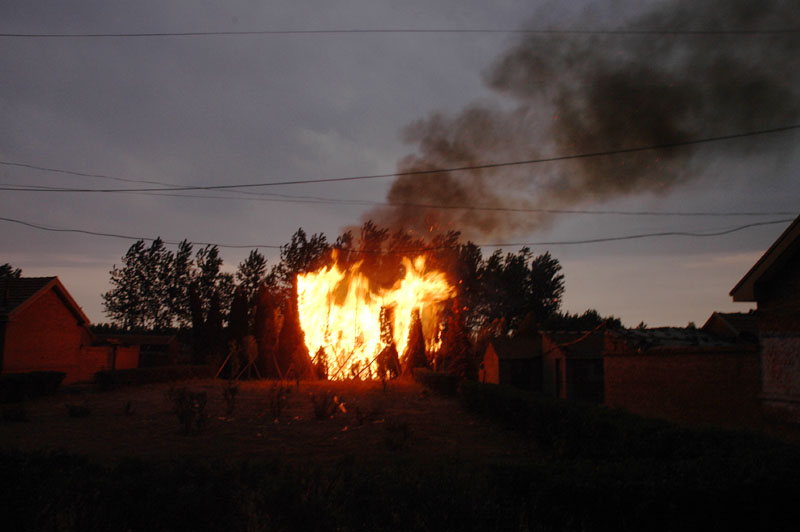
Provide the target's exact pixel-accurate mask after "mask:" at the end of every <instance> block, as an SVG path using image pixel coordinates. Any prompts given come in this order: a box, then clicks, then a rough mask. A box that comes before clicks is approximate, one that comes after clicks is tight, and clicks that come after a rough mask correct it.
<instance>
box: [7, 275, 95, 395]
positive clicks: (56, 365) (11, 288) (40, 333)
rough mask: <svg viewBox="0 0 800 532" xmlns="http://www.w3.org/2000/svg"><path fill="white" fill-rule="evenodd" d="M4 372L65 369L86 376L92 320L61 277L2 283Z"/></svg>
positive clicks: (69, 376)
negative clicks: (83, 369) (83, 368)
mask: <svg viewBox="0 0 800 532" xmlns="http://www.w3.org/2000/svg"><path fill="white" fill-rule="evenodd" d="M0 290H1V291H2V292H0V368H2V373H22V372H26V371H44V370H52V371H63V372H64V373H66V377H65V378H64V382H65V383H69V382H75V381H78V380H81V377H82V375H81V365H82V364H81V362H82V361H81V358H82V356H83V355H84V353H82V349H83V348H84V347H85V346H89V345H91V343H92V336H91V332H90V331H89V318H87V317H86V315H85V314H84V313H83V311H82V310H81V307H80V306H78V304H77V303H76V302H75V300H74V299H72V296H70V295H69V292H67V290H66V288H64V285H62V284H61V281H59V280H58V277H21V278H18V279H3V280H1V281H0Z"/></svg>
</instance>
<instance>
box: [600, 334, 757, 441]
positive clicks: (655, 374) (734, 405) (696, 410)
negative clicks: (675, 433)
mask: <svg viewBox="0 0 800 532" xmlns="http://www.w3.org/2000/svg"><path fill="white" fill-rule="evenodd" d="M604 366H605V367H604V370H605V403H606V404H607V405H609V406H612V407H618V408H624V409H626V410H629V411H631V412H634V413H637V414H640V415H644V416H648V417H657V418H662V419H668V420H670V421H676V422H682V423H690V424H709V425H717V426H724V427H750V428H759V427H760V426H761V424H762V414H761V404H760V399H759V392H760V368H759V358H758V351H757V349H756V348H755V347H754V346H745V345H742V346H729V347H728V346H726V347H713V348H710V347H705V348H699V347H698V348H676V349H674V350H672V351H670V350H666V349H664V348H661V349H658V350H655V349H654V350H650V351H647V352H646V353H630V354H607V355H606V356H605V357H604Z"/></svg>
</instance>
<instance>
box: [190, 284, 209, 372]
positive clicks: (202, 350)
mask: <svg viewBox="0 0 800 532" xmlns="http://www.w3.org/2000/svg"><path fill="white" fill-rule="evenodd" d="M189 308H190V311H191V315H192V363H193V364H205V362H206V351H207V349H206V344H205V341H206V334H205V325H206V320H205V312H204V310H203V302H202V301H200V294H199V292H198V291H197V284H196V283H192V284H190V285H189Z"/></svg>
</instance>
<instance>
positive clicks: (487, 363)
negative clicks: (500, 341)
mask: <svg viewBox="0 0 800 532" xmlns="http://www.w3.org/2000/svg"><path fill="white" fill-rule="evenodd" d="M480 380H481V382H488V383H491V384H500V364H499V360H498V358H497V353H496V352H495V350H494V347H493V346H492V345H491V344H489V347H487V348H486V353H485V354H484V356H483V369H482V370H481V375H480Z"/></svg>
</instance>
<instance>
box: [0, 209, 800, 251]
mask: <svg viewBox="0 0 800 532" xmlns="http://www.w3.org/2000/svg"><path fill="white" fill-rule="evenodd" d="M0 221H4V222H9V223H15V224H19V225H23V226H26V227H30V228H33V229H38V230H41V231H50V232H57V233H78V234H84V235H90V236H100V237H109V238H118V239H123V240H137V241H138V240H144V241H148V242H152V241H153V240H155V238H152V237H143V236H131V235H122V234H117V233H104V232H100V231H90V230H86V229H72V228H65V227H54V226H46V225H41V224H36V223H31V222H26V221H23V220H16V219H14V218H5V217H0ZM792 221H794V219H793V218H785V219H782V220H771V221H766V222H753V223H749V224H745V225H740V226H738V227H733V228H730V229H723V230H720V231H711V232H693V231H662V232H657V233H640V234H634V235H622V236H611V237H602V238H590V239H581V240H554V241H541V242H503V243H490V244H476V245H477V246H479V247H484V248H504V247H510V248H515V247H523V246H528V247H540V246H573V245H582V244H599V243H603V242H618V241H622V240H640V239H644V238H661V237H670V236H672V237H675V236H678V237H690V238H709V237H717V236H724V235H729V234H731V233H736V232H739V231H744V230H745V229H750V228H752V227H761V226H766V225H776V224H782V223H789V222H792ZM162 241H163V242H164V243H165V244H169V245H178V244H179V243H180V242H179V241H175V240H164V239H162ZM192 243H193V244H196V245H200V246H207V245H208V246H217V247H220V248H229V249H258V248H263V249H280V248H281V247H282V246H279V245H275V244H222V243H219V242H192ZM442 249H451V248H450V247H441V246H440V247H417V248H408V249H402V250H395V251H393V252H392V253H394V254H411V253H424V252H426V251H437V250H442ZM348 251H352V252H355V253H368V252H366V251H362V250H348ZM370 253H371V252H370ZM374 253H378V254H387V253H386V252H382V251H379V252H374Z"/></svg>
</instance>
